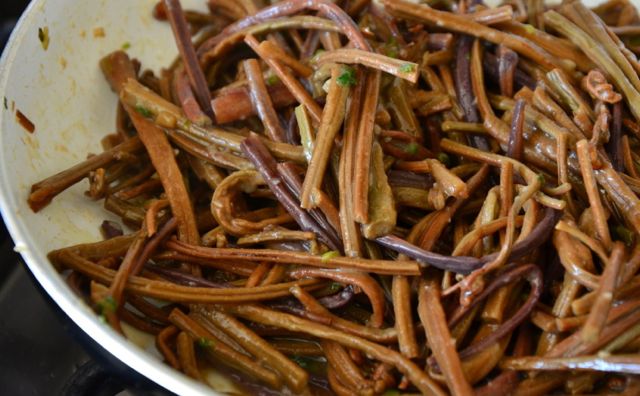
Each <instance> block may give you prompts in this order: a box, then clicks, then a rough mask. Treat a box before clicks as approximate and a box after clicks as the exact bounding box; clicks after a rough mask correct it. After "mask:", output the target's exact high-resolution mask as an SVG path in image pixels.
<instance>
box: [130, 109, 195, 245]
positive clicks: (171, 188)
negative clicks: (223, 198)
mask: <svg viewBox="0 0 640 396" xmlns="http://www.w3.org/2000/svg"><path fill="white" fill-rule="evenodd" d="M127 112H128V113H129V117H131V120H132V121H133V123H134V125H135V127H136V130H137V131H138V134H139V136H140V139H141V140H142V142H143V143H144V145H145V147H146V148H147V151H148V152H149V157H150V158H151V162H152V163H153V166H154V167H155V168H156V171H157V172H158V176H159V177H160V181H162V186H163V187H164V190H165V192H166V194H167V198H168V199H169V202H170V204H171V212H172V213H173V216H174V217H175V218H176V219H177V221H178V235H179V238H180V239H181V240H183V241H185V242H187V243H192V244H198V243H199V242H200V234H199V233H198V227H197V224H196V218H195V215H194V213H193V206H192V204H191V199H190V198H189V193H188V192H187V188H186V186H185V184H184V180H183V178H182V173H181V172H180V168H179V167H178V163H177V162H176V160H175V157H174V153H173V148H172V147H171V145H170V144H169V140H168V139H167V136H166V135H165V134H164V132H163V131H162V129H160V128H159V127H158V126H157V125H155V124H154V123H152V122H151V121H149V120H148V119H146V118H145V117H144V116H142V115H141V114H139V113H138V112H137V111H136V110H134V109H131V108H127Z"/></svg>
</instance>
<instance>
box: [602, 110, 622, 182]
mask: <svg viewBox="0 0 640 396" xmlns="http://www.w3.org/2000/svg"><path fill="white" fill-rule="evenodd" d="M622 107H623V105H622V103H620V102H618V103H616V104H614V105H613V107H612V108H613V111H612V118H613V119H612V121H611V129H610V131H611V136H610V137H609V142H607V144H606V146H605V147H606V149H607V154H609V159H610V160H611V166H613V169H615V170H616V171H617V172H622V171H623V170H624V155H623V153H622Z"/></svg>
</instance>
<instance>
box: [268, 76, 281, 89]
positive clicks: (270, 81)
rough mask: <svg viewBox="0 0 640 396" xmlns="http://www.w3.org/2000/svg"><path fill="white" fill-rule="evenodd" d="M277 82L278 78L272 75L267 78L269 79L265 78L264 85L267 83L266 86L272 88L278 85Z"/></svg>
mask: <svg viewBox="0 0 640 396" xmlns="http://www.w3.org/2000/svg"><path fill="white" fill-rule="evenodd" d="M278 81H280V79H279V78H278V76H276V75H275V74H273V75H271V76H269V78H267V81H266V83H267V85H268V86H270V87H271V86H273V85H276V84H277V83H278Z"/></svg>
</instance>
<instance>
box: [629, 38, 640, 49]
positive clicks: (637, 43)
mask: <svg viewBox="0 0 640 396" xmlns="http://www.w3.org/2000/svg"><path fill="white" fill-rule="evenodd" d="M629 44H630V46H632V47H637V46H640V36H633V37H631V38H630V39H629Z"/></svg>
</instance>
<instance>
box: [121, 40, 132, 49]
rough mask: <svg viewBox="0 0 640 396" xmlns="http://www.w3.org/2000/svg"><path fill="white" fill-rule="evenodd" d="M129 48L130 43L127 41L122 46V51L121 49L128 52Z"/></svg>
mask: <svg viewBox="0 0 640 396" xmlns="http://www.w3.org/2000/svg"><path fill="white" fill-rule="evenodd" d="M129 48H131V43H130V42H128V41H127V42H126V43H124V44H122V49H123V50H125V51H126V50H128V49H129Z"/></svg>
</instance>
